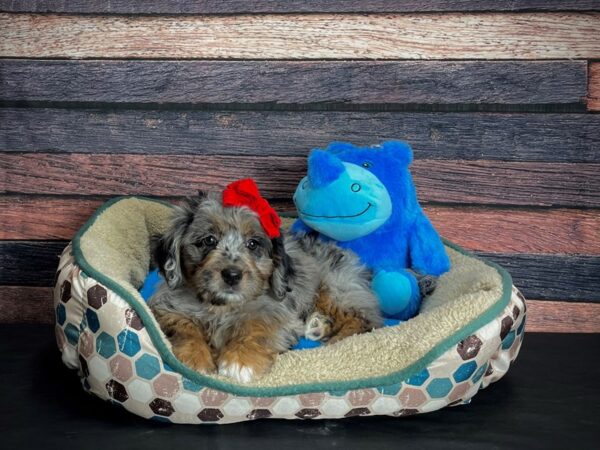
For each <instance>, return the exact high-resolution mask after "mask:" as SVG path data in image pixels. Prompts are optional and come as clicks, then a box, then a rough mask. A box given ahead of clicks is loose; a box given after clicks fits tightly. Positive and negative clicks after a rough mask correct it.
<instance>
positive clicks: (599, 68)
mask: <svg viewBox="0 0 600 450" xmlns="http://www.w3.org/2000/svg"><path fill="white" fill-rule="evenodd" d="M588 109H589V110H590V111H600V62H593V63H590V70H589V85H588Z"/></svg>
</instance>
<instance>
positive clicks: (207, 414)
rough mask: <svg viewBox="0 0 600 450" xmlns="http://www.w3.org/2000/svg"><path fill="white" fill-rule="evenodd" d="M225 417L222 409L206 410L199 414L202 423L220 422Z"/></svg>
mask: <svg viewBox="0 0 600 450" xmlns="http://www.w3.org/2000/svg"><path fill="white" fill-rule="evenodd" d="M223 417H224V415H223V413H222V412H221V410H220V409H216V408H205V409H203V410H202V411H200V412H199V413H198V419H200V420H201V421H202V422H218V421H219V420H221V419H222V418H223Z"/></svg>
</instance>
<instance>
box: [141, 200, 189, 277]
mask: <svg viewBox="0 0 600 450" xmlns="http://www.w3.org/2000/svg"><path fill="white" fill-rule="evenodd" d="M198 204H199V200H197V199H186V201H185V202H184V204H183V205H181V206H175V207H174V208H173V218H172V221H171V225H170V227H169V229H168V230H167V231H166V232H165V233H164V234H163V235H162V236H153V237H152V239H151V252H152V258H153V260H154V263H155V264H156V266H157V267H158V269H159V270H160V272H161V273H162V275H163V277H164V278H165V280H166V281H167V285H168V286H169V287H170V288H171V289H175V288H177V287H179V286H181V285H182V284H183V268H182V267H181V246H182V242H183V238H184V236H185V234H186V232H187V230H188V228H189V226H190V224H191V223H192V222H193V220H194V211H195V209H196V207H197V206H198Z"/></svg>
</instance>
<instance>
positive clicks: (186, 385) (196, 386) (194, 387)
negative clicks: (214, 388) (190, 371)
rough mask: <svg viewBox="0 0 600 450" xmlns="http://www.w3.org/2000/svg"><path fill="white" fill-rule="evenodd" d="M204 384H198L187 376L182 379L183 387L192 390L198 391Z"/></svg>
mask: <svg viewBox="0 0 600 450" xmlns="http://www.w3.org/2000/svg"><path fill="white" fill-rule="evenodd" d="M203 387H204V386H200V385H199V384H198V383H194V382H193V381H192V380H190V379H188V378H184V379H183V388H184V389H187V390H188V391H192V392H199V391H200V389H202V388H203Z"/></svg>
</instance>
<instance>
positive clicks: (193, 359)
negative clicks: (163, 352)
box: [173, 344, 217, 373]
mask: <svg viewBox="0 0 600 450" xmlns="http://www.w3.org/2000/svg"><path fill="white" fill-rule="evenodd" d="M173 354H174V355H175V356H176V357H177V359H178V360H179V361H181V362H182V363H184V364H185V365H186V366H188V367H191V368H192V369H194V370H196V371H198V372H204V373H214V372H216V370H217V367H216V366H215V363H214V361H213V359H212V355H211V354H210V351H208V349H204V348H203V347H201V346H198V345H193V344H184V345H174V346H173Z"/></svg>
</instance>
